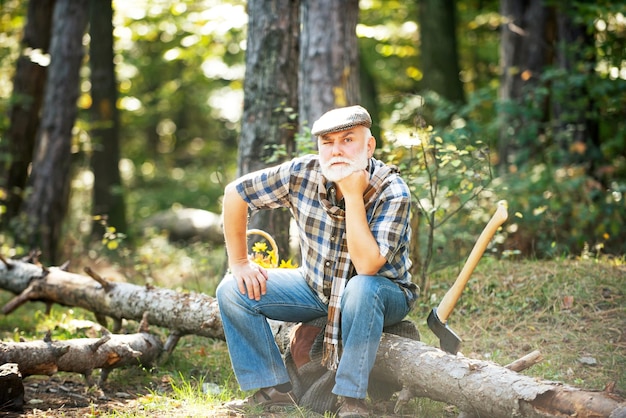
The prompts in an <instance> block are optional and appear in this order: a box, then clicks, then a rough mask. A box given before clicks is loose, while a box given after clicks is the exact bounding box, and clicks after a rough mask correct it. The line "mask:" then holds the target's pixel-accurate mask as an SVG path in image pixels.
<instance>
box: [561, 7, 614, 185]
mask: <svg viewBox="0 0 626 418" xmlns="http://www.w3.org/2000/svg"><path fill="white" fill-rule="evenodd" d="M568 6H569V7H570V8H571V4H570V2H565V4H561V5H559V6H557V11H558V12H557V13H556V16H555V17H556V28H557V39H558V43H557V45H556V51H555V54H556V64H557V65H558V68H559V69H561V70H562V71H563V73H564V74H567V76H566V77H565V79H564V80H555V82H554V86H553V89H554V91H556V92H559V91H560V92H562V93H560V94H558V97H554V98H553V100H552V110H553V119H554V121H555V123H554V126H555V132H554V135H555V139H556V141H557V143H559V145H560V147H561V149H562V150H563V151H564V152H565V153H566V154H565V155H567V156H568V160H567V161H565V164H581V165H584V166H586V168H587V170H588V174H589V175H590V176H592V177H596V178H597V179H598V180H600V181H602V180H603V179H602V176H598V175H597V173H595V170H596V168H598V167H601V166H603V165H605V164H606V161H605V159H604V156H603V153H602V150H601V149H600V147H601V141H600V131H599V121H598V117H597V114H598V112H597V110H596V105H595V103H594V102H593V100H592V99H591V97H592V96H593V95H591V94H589V91H588V90H589V83H588V82H586V81H585V82H582V83H581V82H575V81H573V80H571V79H572V78H573V79H580V78H581V76H582V78H583V79H584V80H588V79H589V78H591V77H593V73H594V72H595V71H596V53H595V52H596V49H595V48H596V46H595V33H593V32H590V29H589V28H587V27H586V26H585V25H583V24H580V23H576V21H575V17H573V16H572V14H573V12H572V10H568V9H566V10H563V9H565V8H568ZM561 83H562V84H561ZM555 96H557V95H555ZM603 186H605V187H606V188H608V187H610V186H609V185H608V184H603Z"/></svg>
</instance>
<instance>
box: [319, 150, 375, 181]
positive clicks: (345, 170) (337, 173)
mask: <svg viewBox="0 0 626 418" xmlns="http://www.w3.org/2000/svg"><path fill="white" fill-rule="evenodd" d="M368 160H369V157H368V156H367V145H365V146H364V147H363V151H362V152H360V153H359V154H358V155H357V156H356V157H355V158H354V160H350V159H348V158H345V157H334V158H331V159H330V160H328V161H326V162H321V161H320V164H321V168H322V174H323V175H324V177H326V178H327V179H328V180H330V181H333V182H338V181H340V180H343V179H344V178H346V177H348V176H349V175H350V174H352V173H354V172H355V171H360V170H365V169H366V168H367V162H368ZM339 162H341V163H346V164H340V165H337V166H334V165H333V164H334V163H339Z"/></svg>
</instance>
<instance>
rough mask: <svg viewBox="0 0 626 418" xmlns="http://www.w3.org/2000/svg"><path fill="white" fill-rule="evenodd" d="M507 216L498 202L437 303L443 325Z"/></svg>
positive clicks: (502, 204)
mask: <svg viewBox="0 0 626 418" xmlns="http://www.w3.org/2000/svg"><path fill="white" fill-rule="evenodd" d="M508 216H509V215H508V211H507V203H506V201H504V200H501V201H499V202H498V207H497V209H496V213H494V214H493V216H492V217H491V219H490V220H489V223H488V224H487V226H486V227H485V229H483V232H481V234H480V236H479V237H478V240H477V241H476V243H475V244H474V248H472V252H471V253H470V255H469V257H468V258H467V261H466V262H465V265H464V266H463V269H462V270H461V272H460V273H459V276H458V277H457V278H456V280H455V281H454V284H453V285H452V287H451V288H450V290H448V292H446V294H445V296H444V297H443V299H442V300H441V302H440V303H439V307H438V308H437V317H438V318H439V320H440V321H441V322H442V323H445V322H446V321H447V320H448V317H449V316H450V314H451V313H452V310H453V309H454V307H455V306H456V302H457V301H458V300H459V298H460V297H461V294H462V293H463V289H465V285H466V284H467V282H468V280H469V278H470V275H471V274H472V272H473V271H474V268H475V267H476V265H477V264H478V261H479V260H480V257H482V255H483V253H484V252H485V249H486V248H487V245H488V244H489V241H491V238H492V237H493V235H494V234H495V233H496V231H497V230H498V228H500V225H502V224H503V223H504V221H506V219H507V218H508Z"/></svg>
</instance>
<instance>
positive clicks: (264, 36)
mask: <svg viewBox="0 0 626 418" xmlns="http://www.w3.org/2000/svg"><path fill="white" fill-rule="evenodd" d="M299 4H300V2H299V0H252V1H249V2H248V16H249V21H248V43H247V50H246V74H245V81H244V105H243V118H242V127H241V139H240V143H239V161H238V174H239V175H242V174H247V173H250V172H252V171H255V170H258V169H261V168H265V167H268V166H272V165H276V164H277V163H279V162H282V161H284V160H285V158H288V157H290V156H291V155H292V154H293V151H294V149H295V140H294V137H295V134H296V132H297V128H298V120H297V117H296V116H297V115H296V109H297V108H298V42H299V39H300V37H299V29H300V19H299V16H298V13H299ZM289 218H290V215H289V212H287V211H285V210H281V211H263V212H259V213H257V214H256V215H255V216H254V217H253V218H252V219H251V220H250V228H256V229H262V230H265V231H267V232H268V233H269V234H270V235H272V236H273V237H274V238H275V239H276V242H277V244H278V246H279V247H280V248H281V249H282V250H283V251H285V252H288V251H289Z"/></svg>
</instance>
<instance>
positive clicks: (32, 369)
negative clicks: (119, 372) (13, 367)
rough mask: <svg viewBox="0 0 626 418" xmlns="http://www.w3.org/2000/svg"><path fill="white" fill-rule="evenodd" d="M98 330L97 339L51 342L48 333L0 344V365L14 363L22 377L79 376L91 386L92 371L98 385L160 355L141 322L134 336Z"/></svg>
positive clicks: (158, 344) (154, 339)
mask: <svg viewBox="0 0 626 418" xmlns="http://www.w3.org/2000/svg"><path fill="white" fill-rule="evenodd" d="M102 331H103V336H102V337H100V338H77V339H71V340H61V341H52V339H51V338H50V335H49V334H48V335H46V337H45V338H44V339H43V340H41V341H24V342H0V364H3V363H15V364H17V365H18V368H19V372H20V373H21V375H22V377H27V376H32V375H46V376H52V375H53V374H55V373H58V372H71V373H80V374H82V375H83V376H84V377H85V380H86V382H87V383H88V384H89V386H92V385H93V384H94V383H95V382H94V381H93V379H92V372H93V371H94V370H96V369H101V374H100V382H99V383H102V382H104V381H105V380H106V379H107V377H108V375H109V373H110V372H111V371H112V370H113V369H116V368H120V367H125V366H138V365H141V366H150V365H153V364H155V363H156V362H157V360H158V359H159V357H160V355H161V354H162V352H163V344H162V343H161V341H160V340H159V338H158V337H157V336H155V335H153V334H150V333H149V332H148V330H147V324H146V323H145V321H142V323H141V325H140V330H139V332H137V333H134V334H123V335H120V334H111V333H110V332H108V331H107V330H106V329H102Z"/></svg>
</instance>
